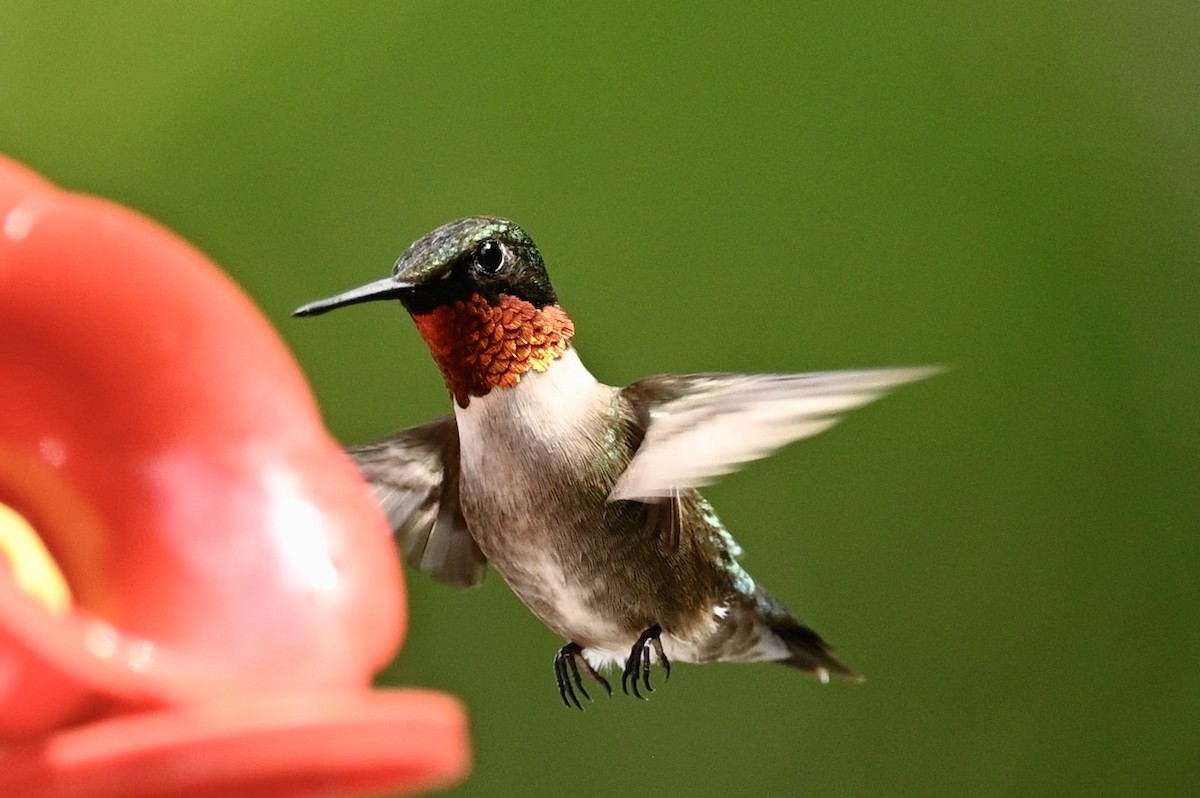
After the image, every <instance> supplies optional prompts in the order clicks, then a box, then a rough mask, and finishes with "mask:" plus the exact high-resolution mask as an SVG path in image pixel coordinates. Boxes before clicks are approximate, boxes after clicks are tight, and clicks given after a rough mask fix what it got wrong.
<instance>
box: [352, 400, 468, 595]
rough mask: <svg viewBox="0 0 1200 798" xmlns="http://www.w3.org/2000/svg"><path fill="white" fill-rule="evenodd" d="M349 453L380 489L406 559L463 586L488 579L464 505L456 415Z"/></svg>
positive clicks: (382, 503)
mask: <svg viewBox="0 0 1200 798" xmlns="http://www.w3.org/2000/svg"><path fill="white" fill-rule="evenodd" d="M346 451H347V453H348V454H349V455H350V457H351V458H352V459H353V460H354V463H355V465H357V466H358V468H359V470H360V471H361V472H362V475H363V477H364V478H365V479H366V480H367V481H368V482H370V483H371V486H372V487H373V488H374V489H375V496H376V499H377V500H378V502H379V506H380V507H381V508H382V509H383V511H384V514H385V515H386V516H387V519H388V523H389V524H390V525H391V527H392V531H393V532H395V534H396V537H397V539H398V540H399V542H400V550H401V552H402V553H403V554H404V559H405V561H407V562H408V563H409V564H410V565H412V566H413V567H415V568H419V569H420V570H422V571H427V572H428V573H430V574H432V575H433V576H434V577H435V578H436V579H438V580H440V581H442V582H445V583H447V584H450V585H455V586H457V587H471V586H474V585H478V584H479V583H480V582H482V581H483V574H484V571H485V569H486V568H487V558H486V557H485V556H484V555H483V552H481V551H480V550H479V546H477V545H476V544H475V540H474V538H472V537H471V532H470V530H469V529H467V524H466V521H465V520H463V517H462V511H461V510H460V509H459V505H458V426H457V424H456V423H455V420H454V416H443V417H442V418H439V419H436V420H435V421H431V422H429V423H428V424H422V425H421V426H418V427H410V428H409V429H406V430H402V431H400V432H397V433H396V434H395V435H390V436H388V437H386V438H382V439H380V440H378V441H374V442H373V443H365V444H361V445H358V446H351V447H350V448H349V449H347V450H346Z"/></svg>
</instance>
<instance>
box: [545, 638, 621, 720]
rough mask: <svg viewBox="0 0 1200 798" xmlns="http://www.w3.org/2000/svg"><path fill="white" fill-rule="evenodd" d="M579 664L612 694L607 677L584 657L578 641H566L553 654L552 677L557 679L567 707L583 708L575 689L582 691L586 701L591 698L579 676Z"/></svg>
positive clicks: (559, 691)
mask: <svg viewBox="0 0 1200 798" xmlns="http://www.w3.org/2000/svg"><path fill="white" fill-rule="evenodd" d="M580 665H583V669H584V671H586V672H587V675H588V676H591V677H592V678H593V679H595V680H596V681H597V682H598V683H599V684H600V686H601V687H603V688H604V689H605V690H606V691H607V692H608V694H609V695H612V687H611V686H609V684H608V679H605V678H604V677H603V676H601V675H600V674H599V673H596V669H595V668H593V667H592V665H591V663H589V662H588V661H587V659H585V658H584V656H583V647H582V646H580V645H579V644H578V643H567V644H566V645H565V646H563V647H562V648H560V649H559V650H558V653H557V654H555V655H554V678H555V679H557V680H558V694H559V695H560V696H562V701H563V703H564V704H566V705H567V708H568V709H570V708H571V706H574V707H575V708H576V709H583V705H582V704H580V703H579V697H578V696H577V695H576V693H575V691H576V690H578V691H579V692H580V693H583V697H584V698H586V699H587V700H588V701H591V700H592V697H591V696H590V695H588V692H587V690H585V689H584V688H583V679H581V678H580V677H579V666H580Z"/></svg>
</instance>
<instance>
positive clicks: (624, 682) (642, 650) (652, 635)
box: [621, 624, 671, 701]
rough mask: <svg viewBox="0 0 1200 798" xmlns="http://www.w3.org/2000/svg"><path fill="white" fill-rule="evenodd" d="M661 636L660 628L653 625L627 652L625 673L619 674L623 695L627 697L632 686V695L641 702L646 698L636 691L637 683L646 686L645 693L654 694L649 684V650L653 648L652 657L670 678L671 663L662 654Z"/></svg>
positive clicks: (638, 690)
mask: <svg viewBox="0 0 1200 798" xmlns="http://www.w3.org/2000/svg"><path fill="white" fill-rule="evenodd" d="M661 636H662V627H661V626H659V625H658V624H654V625H653V626H651V627H650V628H649V629H647V630H646V631H644V632H642V633H641V635H640V636H638V639H637V642H636V643H634V644H633V649H632V650H630V652H629V659H627V660H625V672H624V673H622V674H621V689H622V690H624V691H625V695H629V686H630V683H631V682H632V684H633V694H634V695H635V696H637V697H638V698H640V699H642V700H643V701H644V700H646V696H644V695H642V691H641V690H640V689H638V687H639V685H638V682H641V683H642V684H643V685H645V686H646V691H647V692H649V693H653V692H654V687H653V686H652V685H651V684H650V649H651V647H653V649H654V655H655V656H656V657H657V658H658V661H659V662H660V663H661V664H662V666H663V670H664V671H666V675H667V677H668V678H670V676H671V661H670V660H668V659H667V655H666V654H665V653H663V647H662V641H661V640H660V639H659V638H660V637H661Z"/></svg>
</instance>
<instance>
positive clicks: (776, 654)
mask: <svg viewBox="0 0 1200 798" xmlns="http://www.w3.org/2000/svg"><path fill="white" fill-rule="evenodd" d="M610 401H611V392H610V389H608V388H607V387H606V386H602V385H601V384H600V383H599V382H597V380H596V378H595V377H593V376H592V374H591V373H590V372H589V371H588V370H587V368H586V367H585V366H584V365H583V363H582V361H580V359H579V355H578V354H577V353H576V351H575V349H574V348H573V347H572V348H569V349H567V351H566V352H564V353H563V355H562V356H561V357H560V358H559V359H558V360H556V361H555V362H554V363H553V364H552V365H551V367H550V368H549V369H547V370H546V371H544V372H529V373H527V374H525V375H524V376H523V377H522V378H521V381H520V383H519V384H518V385H517V386H516V387H515V388H510V389H503V390H493V391H491V392H490V393H488V394H487V395H486V396H479V397H472V398H471V401H470V403H469V404H468V406H467V407H465V408H463V407H458V406H455V408H454V411H455V416H456V418H457V421H458V431H459V440H460V442H461V455H460V457H461V460H460V463H461V468H462V473H463V478H464V480H469V481H472V482H474V484H485V483H486V482H489V481H493V480H507V481H508V482H509V483H510V484H511V485H512V486H513V488H512V491H510V493H515V492H517V491H522V490H529V491H536V490H537V479H538V473H539V469H541V468H545V467H546V466H545V463H544V462H522V461H521V460H520V459H519V457H518V458H515V459H514V460H513V461H512V462H511V463H505V464H503V465H504V468H505V470H506V471H507V473H495V472H496V471H497V467H496V465H497V464H496V458H495V455H494V453H495V452H497V451H519V450H520V447H519V446H516V445H515V443H516V442H517V441H520V440H525V441H526V442H527V441H528V436H530V435H537V436H539V437H541V438H542V439H543V440H550V441H555V440H562V439H563V438H565V437H567V436H571V435H580V434H588V435H593V436H594V435H595V434H596V430H595V423H596V420H597V419H598V418H602V417H603V414H604V412H605V410H606V408H607V405H608V403H609V402H610ZM484 452H488V453H491V455H492V456H491V457H490V458H489V460H488V461H485V460H484V459H483V453H484ZM489 469H490V471H489ZM512 553H514V554H516V553H517V552H515V551H514V552H512ZM519 554H520V568H521V570H522V571H526V572H528V573H530V574H531V575H533V576H534V579H535V581H536V582H537V583H538V584H539V585H540V586H541V588H542V595H543V597H549V599H550V600H551V602H552V603H553V605H554V608H555V610H556V612H557V614H558V616H559V626H560V627H562V628H565V629H569V630H571V631H572V632H573V635H572V636H573V637H574V638H575V639H577V640H589V641H603V642H602V643H599V644H596V643H593V644H592V645H591V646H589V647H587V648H585V649H584V656H585V658H586V659H587V660H588V662H589V663H591V665H592V666H593V667H596V668H601V667H605V666H609V665H615V666H617V667H623V666H624V664H625V661H626V659H627V658H628V657H629V655H630V651H631V649H632V647H633V645H634V643H635V642H636V640H637V637H636V636H633V637H630V636H628V634H627V633H625V632H623V631H622V630H621V629H620V628H618V627H617V626H616V625H615V624H610V623H608V622H607V621H606V619H605V618H603V617H602V616H601V615H600V614H598V613H596V612H595V611H594V610H593V609H591V608H590V607H589V605H588V597H587V595H586V592H585V591H584V590H583V589H582V588H581V587H580V586H579V585H577V584H575V583H573V582H571V581H570V580H568V579H567V578H566V576H565V574H564V572H563V569H562V567H561V565H560V563H559V560H558V557H557V556H556V552H554V551H553V550H548V549H541V550H526V551H523V552H519ZM494 564H495V565H496V566H497V567H498V568H499V563H494ZM728 611H729V610H728V608H727V607H725V606H723V605H718V606H714V607H713V608H712V615H711V618H712V623H711V626H708V627H707V628H703V627H702V628H700V629H698V630H696V632H695V633H694V635H693V636H692V637H691V638H690V639H681V638H677V637H675V636H674V635H671V634H667V633H664V634H663V635H662V637H661V643H662V647H663V653H664V654H665V655H666V656H667V658H668V659H669V660H671V661H672V662H696V661H699V652H700V651H701V650H702V644H703V642H704V640H705V639H706V638H707V637H708V636H709V635H711V634H712V633H713V632H714V631H715V630H716V628H717V625H718V623H719V621H720V620H721V619H722V618H724V617H725V616H726V614H727V613H728ZM787 656H788V651H787V648H786V646H785V645H784V643H783V641H781V640H779V639H778V638H776V637H774V635H771V634H770V633H765V634H764V636H763V640H762V642H761V643H760V645H759V646H758V647H757V648H756V649H755V650H754V651H751V652H747V654H746V656H745V658H744V659H745V660H746V661H764V660H776V659H783V658H785V657H787ZM651 658H652V660H657V657H656V656H655V655H654V654H653V652H652V654H651Z"/></svg>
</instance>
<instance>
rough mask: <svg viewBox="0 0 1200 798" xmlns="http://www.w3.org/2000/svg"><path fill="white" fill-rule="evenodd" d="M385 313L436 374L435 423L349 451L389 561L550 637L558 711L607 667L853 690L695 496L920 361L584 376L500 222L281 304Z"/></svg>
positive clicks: (445, 232)
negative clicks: (444, 395)
mask: <svg viewBox="0 0 1200 798" xmlns="http://www.w3.org/2000/svg"><path fill="white" fill-rule="evenodd" d="M382 299H396V300H399V301H400V303H401V304H402V305H404V307H405V308H406V309H407V310H408V312H409V313H410V314H411V315H412V318H413V320H414V321H415V322H416V325H417V329H418V330H419V331H420V333H421V336H422V337H423V338H424V339H425V343H426V344H427V345H428V346H429V349H430V352H432V354H433V358H434V360H436V361H437V364H438V367H439V368H441V371H442V376H443V377H445V380H446V386H447V388H449V390H450V393H451V395H452V396H453V399H454V415H452V416H444V417H442V418H439V419H436V420H434V421H432V422H430V423H428V424H423V425H421V426H418V427H412V428H410V429H406V430H404V431H402V432H399V433H397V434H395V435H392V436H391V437H388V438H384V439H382V440H379V441H377V442H374V443H368V444H365V445H361V446H354V447H352V448H350V449H349V454H350V456H351V457H352V458H353V459H354V461H355V462H356V463H357V465H358V467H359V468H360V470H361V471H362V473H363V475H364V476H365V477H366V479H367V480H368V481H369V482H371V484H372V485H373V486H374V489H375V493H376V496H377V498H378V500H379V502H380V505H381V507H382V508H383V510H384V512H385V513H386V514H387V517H388V520H389V522H390V523H391V525H392V527H393V528H394V530H395V531H396V534H397V535H398V537H399V541H400V546H401V550H402V551H403V553H404V556H405V558H406V559H407V560H408V562H409V563H410V564H412V565H414V566H416V567H417V568H420V569H421V570H424V571H428V572H430V573H431V574H433V576H434V577H436V578H438V579H440V580H442V581H444V582H447V583H449V584H452V585H459V586H467V585H475V584H478V583H479V582H480V581H481V580H482V579H483V573H484V568H485V566H486V564H487V563H488V562H490V563H491V564H492V565H493V566H495V568H496V570H498V571H499V572H500V575H501V576H503V577H504V580H505V581H506V582H507V583H508V584H509V586H510V587H511V588H512V590H513V591H514V592H515V593H516V594H517V595H518V596H519V597H520V598H521V600H522V601H523V602H525V604H526V606H528V607H529V609H530V610H531V611H532V612H533V614H534V615H536V616H537V617H538V618H540V619H541V620H542V622H543V623H545V624H546V625H547V626H548V627H550V628H551V629H552V630H554V631H555V632H556V633H557V634H559V635H561V636H562V637H563V638H565V639H566V641H567V643H566V645H564V646H563V647H562V648H561V649H559V651H558V654H557V655H556V656H555V658H554V672H555V677H556V678H557V680H558V689H559V693H560V695H561V696H562V699H563V702H564V703H566V704H567V706H571V705H572V704H573V705H574V706H576V707H580V708H582V707H581V706H580V703H579V698H578V696H577V691H578V693H581V694H583V696H584V697H588V695H587V691H586V690H585V689H584V686H583V682H582V680H581V679H580V673H579V672H580V668H582V669H583V670H584V672H586V673H587V674H588V675H589V676H590V677H591V678H593V679H595V680H596V681H597V682H598V683H599V684H601V685H602V686H603V687H604V688H605V689H606V690H608V692H609V693H610V694H611V692H612V690H611V688H610V687H609V684H608V681H607V680H606V679H605V678H604V677H603V676H601V675H600V673H599V672H598V671H597V668H600V667H601V666H605V665H613V664H615V665H618V666H623V668H624V673H623V678H622V684H623V686H624V687H625V689H626V692H628V690H629V687H630V685H631V684H632V688H633V691H634V693H635V694H636V695H638V697H641V692H640V690H639V682H640V684H642V685H644V686H645V688H646V689H647V690H651V689H652V688H651V686H650V666H651V663H652V662H657V663H658V664H659V665H661V666H662V668H663V669H664V671H665V672H666V673H667V674H668V675H669V674H670V663H671V661H672V660H674V661H676V662H680V661H682V662H713V661H737V662H762V661H773V662H781V663H783V664H785V665H790V666H792V667H794V668H797V669H799V670H802V671H807V672H808V673H811V674H814V675H816V676H818V677H819V678H820V679H821V680H822V681H827V680H828V678H829V675H830V674H831V673H832V674H838V675H840V676H848V677H851V678H855V677H856V675H855V674H854V672H853V671H851V670H850V669H849V668H847V667H846V666H845V665H843V664H842V663H841V662H839V661H838V660H837V659H835V658H834V657H833V655H832V653H831V649H830V647H829V646H828V645H827V644H826V643H825V641H824V640H822V639H821V638H820V637H819V636H818V635H817V633H816V632H814V631H813V630H812V629H810V628H809V627H808V626H806V625H805V624H803V623H802V622H800V621H799V620H797V619H796V618H795V617H794V616H793V615H792V614H791V613H790V612H789V611H788V610H787V609H786V608H785V607H784V606H783V605H782V604H780V603H779V602H778V601H777V600H776V599H775V598H773V597H772V596H771V595H770V594H769V593H767V592H766V591H765V590H764V589H763V588H762V587H761V586H759V585H758V584H757V583H756V582H755V581H754V579H753V578H751V576H750V575H749V574H748V573H746V571H745V570H744V569H743V568H742V566H741V565H739V564H738V559H737V558H738V556H739V555H740V554H741V548H740V547H739V546H738V545H737V543H735V542H734V540H733V538H732V537H731V536H730V534H729V532H727V531H726V529H725V527H724V526H723V525H722V524H721V521H720V520H719V519H718V518H717V514H716V513H715V512H714V511H713V508H712V505H710V504H709V503H708V502H707V501H706V500H705V499H704V497H702V496H701V495H700V493H699V492H698V491H697V488H699V487H701V486H703V485H707V484H709V483H711V482H712V481H713V480H714V479H716V478H717V477H719V476H720V475H722V474H725V473H728V472H730V471H733V470H735V469H737V468H738V467H740V466H741V465H742V464H744V463H746V462H748V461H750V460H754V459H756V458H759V457H763V456H765V455H767V454H769V453H770V452H772V451H774V450H775V449H777V448H779V447H780V446H782V445H784V444H785V443H787V442H789V441H793V440H797V439H799V438H805V437H808V436H810V435H815V434H817V433H818V432H821V431H823V430H825V429H828V428H829V427H830V426H832V425H833V424H834V423H836V422H837V420H838V417H839V415H840V414H842V413H844V412H846V411H848V410H850V409H852V408H855V407H858V406H860V405H863V404H866V403H867V402H870V401H872V400H874V399H876V398H878V397H880V396H882V395H883V394H884V393H885V392H886V391H887V390H888V389H890V388H893V387H895V386H897V385H900V384H903V383H906V382H912V381H914V380H917V379H920V378H922V377H925V376H928V375H929V374H931V373H933V372H934V371H936V369H930V368H897V369H874V370H863V371H829V372H818V373H812V374H793V375H781V374H773V375H746V374H720V373H711V374H690V375H684V376H675V375H661V376H655V377H648V378H646V379H644V380H640V381H638V382H635V383H633V384H632V385H630V386H628V387H626V388H614V387H612V386H610V385H605V384H604V383H601V382H598V381H597V380H596V378H595V377H593V376H592V375H591V373H590V372H589V371H588V370H587V368H585V367H584V365H583V362H582V361H581V360H580V359H579V355H578V354H577V353H576V352H575V348H574V345H573V344H572V340H571V339H572V336H573V335H574V333H575V326H574V324H572V322H571V319H570V317H569V316H567V314H566V312H565V311H564V310H563V309H562V308H561V307H560V306H559V304H558V298H557V297H556V296H555V293H554V289H553V288H552V287H551V285H550V278H549V277H548V276H547V274H546V268H545V265H544V264H543V262H542V256H541V254H539V252H538V250H537V248H536V247H535V246H534V243H533V241H532V240H531V239H530V237H529V236H528V235H527V234H526V233H525V231H524V230H522V229H521V228H520V227H518V226H517V225H515V224H514V223H512V222H510V221H507V220H505V219H499V218H491V217H471V218H466V219H459V220H457V221H454V222H450V223H449V224H446V225H443V226H441V227H439V228H437V229H436V230H434V231H433V232H431V233H429V234H428V235H426V236H425V237H424V238H421V239H420V240H418V241H417V242H416V243H414V244H413V245H412V246H410V247H409V248H408V250H407V251H406V252H405V253H404V254H403V255H401V256H400V259H399V260H398V261H397V262H396V264H395V266H394V267H393V269H392V274H391V276H390V277H386V278H384V279H382V280H378V281H376V282H373V283H370V284H369V285H365V286H363V287H361V288H356V289H354V290H351V291H348V292H346V293H344V294H339V295H338V296H335V297H332V298H330V299H324V300H321V301H318V302H313V303H310V304H308V305H305V306H303V307H301V308H299V309H298V310H296V312H295V315H297V316H312V315H316V314H319V313H324V312H325V311H328V310H332V309H334V308H338V307H343V306H345V305H352V304H356V303H359V302H370V301H374V300H382Z"/></svg>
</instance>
